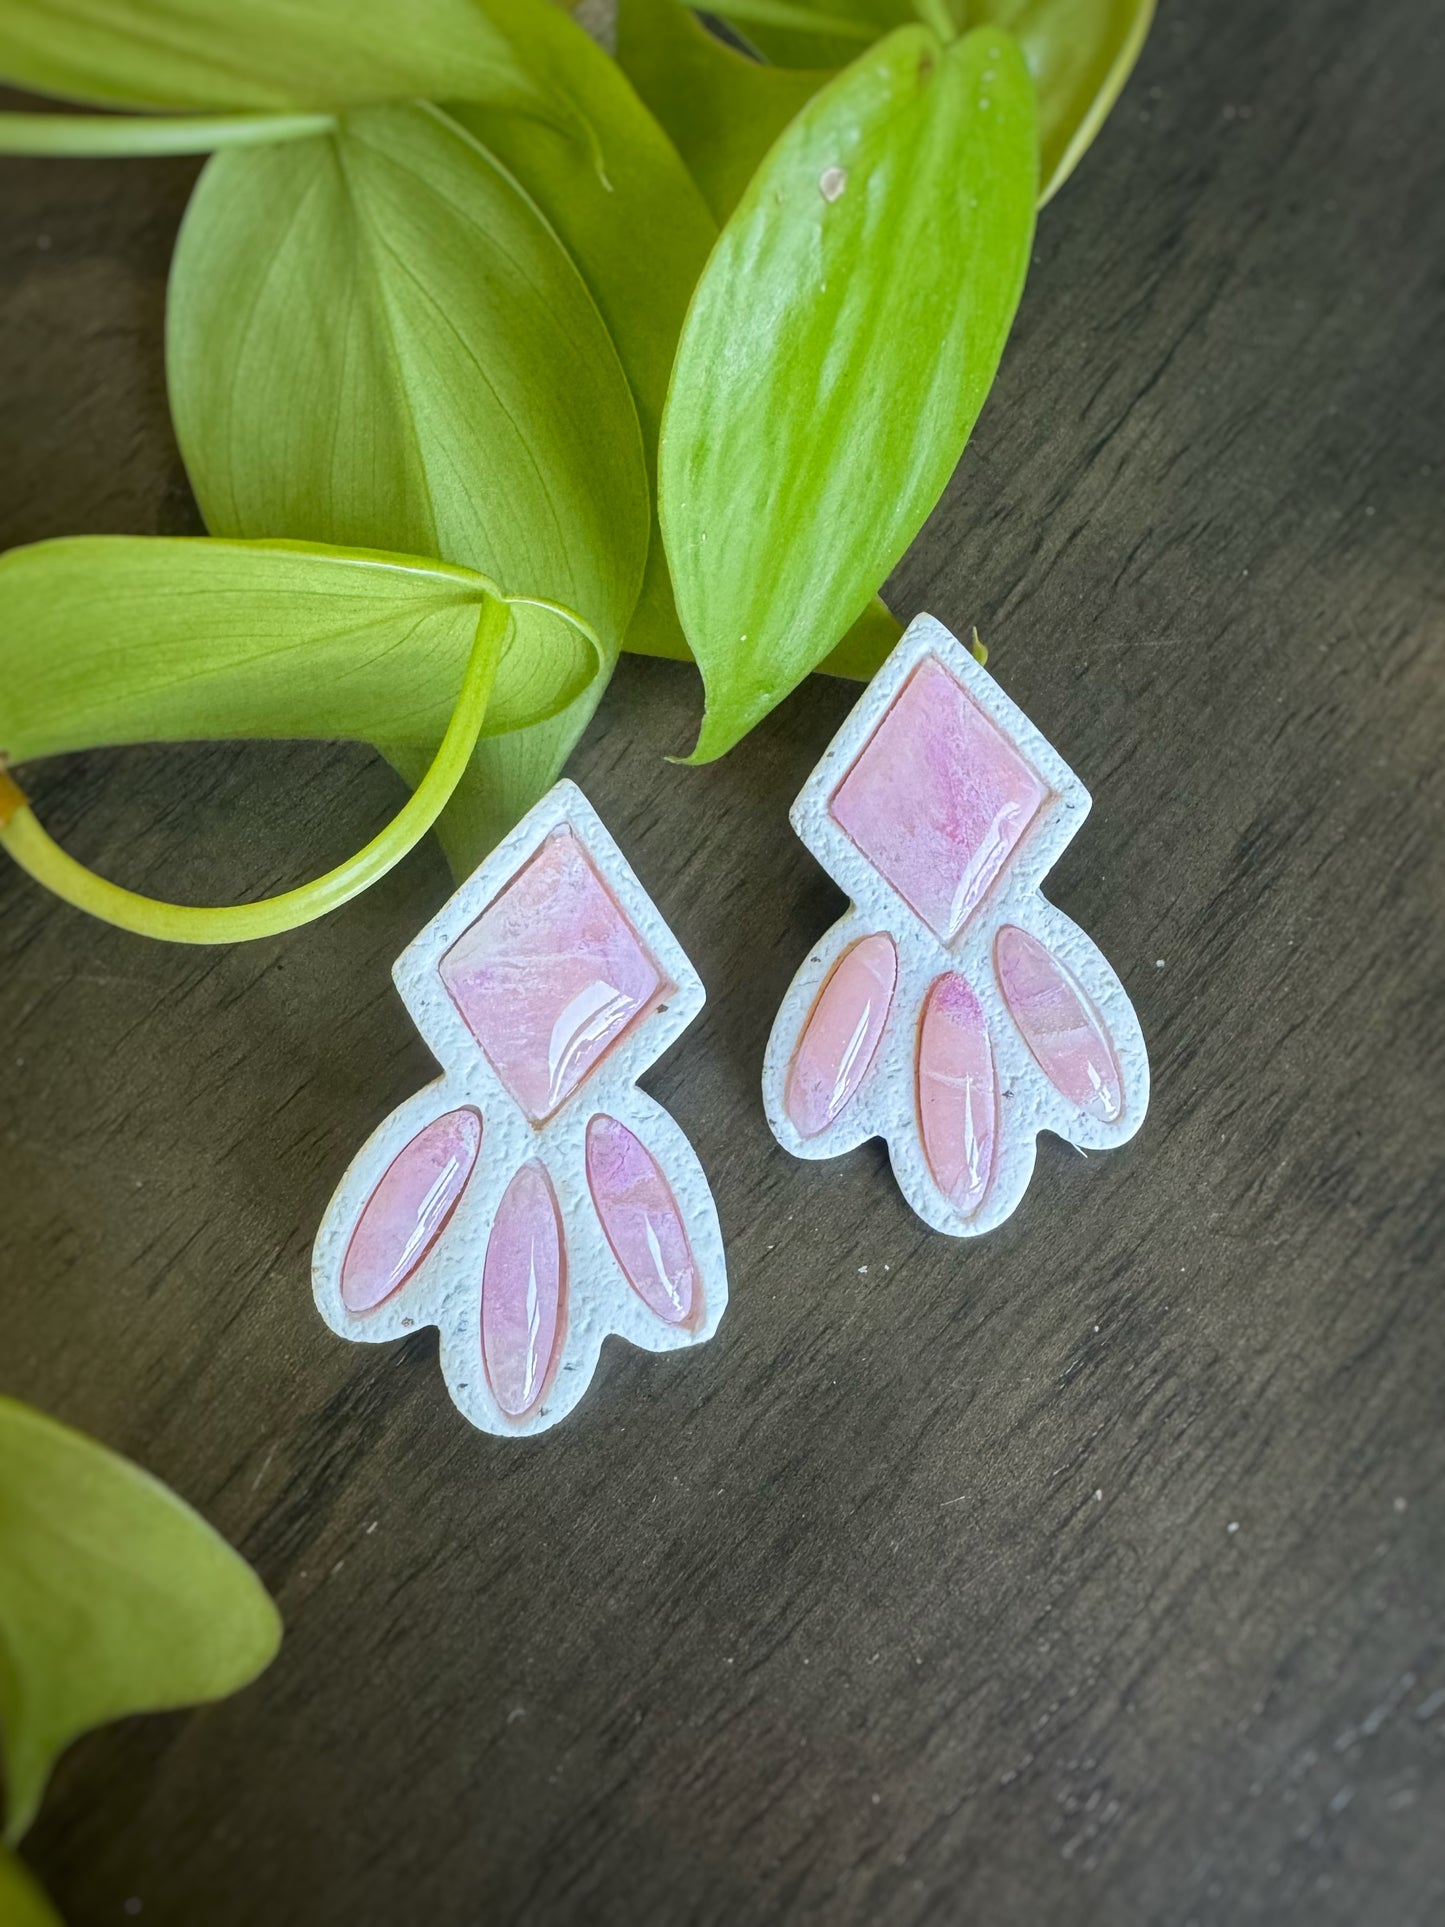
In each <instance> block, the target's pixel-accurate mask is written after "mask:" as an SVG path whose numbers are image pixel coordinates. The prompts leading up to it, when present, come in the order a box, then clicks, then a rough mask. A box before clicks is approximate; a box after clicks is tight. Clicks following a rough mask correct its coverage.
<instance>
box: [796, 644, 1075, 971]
mask: <svg viewBox="0 0 1445 1927" xmlns="http://www.w3.org/2000/svg"><path fill="white" fill-rule="evenodd" d="M1048 794H1049V790H1048V786H1047V784H1046V783H1045V782H1044V781H1043V779H1042V778H1041V777H1040V776H1039V774H1038V772H1037V771H1036V770H1035V769H1033V768H1032V767H1031V765H1030V764H1029V763H1027V762H1026V761H1025V760H1024V758H1023V757H1022V756H1021V755H1020V754H1019V752H1018V750H1017V749H1015V748H1014V746H1013V744H1012V743H1011V742H1010V741H1009V740H1008V738H1007V737H1006V736H1005V735H1004V734H1003V732H1002V731H1001V730H1000V729H999V728H998V726H997V725H996V724H995V723H994V722H993V720H992V719H991V718H990V717H988V716H987V715H985V714H984V712H983V710H982V709H980V708H979V706H978V704H977V703H976V702H974V700H973V699H972V697H971V696H969V695H968V694H967V693H966V692H965V691H964V690H963V688H962V687H961V686H960V685H959V684H958V683H957V682H955V681H954V679H953V677H952V676H951V675H950V674H949V673H948V671H947V670H946V669H945V668H944V666H943V664H942V663H941V662H940V661H939V660H938V658H937V657H936V656H926V657H925V658H924V659H923V661H922V662H921V663H919V665H918V667H917V668H916V669H915V670H914V672H913V674H912V675H911V676H910V677H909V679H908V681H907V682H906V683H905V684H904V686H903V688H902V689H901V690H900V691H899V693H898V695H897V696H896V697H895V698H894V700H893V704H892V707H891V708H890V709H889V711H888V713H887V715H886V716H885V717H884V718H883V721H882V722H881V723H880V724H879V725H878V727H877V729H876V730H874V732H873V735H872V737H871V738H870V739H869V742H868V745H867V747H866V748H865V749H864V751H863V753H862V755H861V756H860V757H859V758H858V760H857V762H856V763H854V765H853V767H852V769H850V770H849V772H848V774H847V775H846V776H845V777H844V778H843V781H842V782H841V783H840V784H839V786H838V788H837V790H836V791H835V792H834V795H833V800H832V803H831V804H830V806H829V807H830V808H831V810H832V813H833V816H834V817H835V818H836V820H837V821H838V822H839V823H840V824H841V825H842V827H843V828H844V829H845V830H846V831H847V833H848V835H849V836H850V837H851V838H852V839H853V841H854V842H855V843H856V844H857V846H858V848H859V849H860V850H861V851H862V852H863V854H864V856H866V857H867V858H868V860H869V862H870V863H872V864H873V865H874V866H875V867H876V868H877V869H879V870H881V871H882V873H883V875H884V876H885V877H886V878H887V879H888V881H889V882H890V883H891V884H892V885H893V887H894V889H895V890H897V891H898V893H899V895H900V896H902V897H903V898H904V899H905V900H906V901H907V902H908V903H910V904H912V906H913V908H914V909H915V910H916V911H917V912H918V914H919V916H920V917H922V919H923V921H924V922H925V923H926V924H927V925H928V927H929V928H930V929H931V930H933V931H935V932H936V933H937V935H939V936H940V937H944V938H948V937H952V936H953V935H954V933H955V932H956V931H957V930H958V929H959V927H960V925H961V924H962V923H963V921H964V919H965V918H966V917H967V916H968V914H969V912H970V911H971V910H973V909H974V908H975V907H976V905H977V904H978V903H979V902H980V900H981V899H982V897H983V895H984V893H985V892H986V891H987V889H988V887H989V885H990V884H991V883H992V882H993V880H994V878H995V877H996V876H997V875H998V874H999V872H1000V870H1002V869H1003V867H1004V865H1005V864H1006V863H1007V862H1008V859H1009V856H1010V855H1011V853H1012V852H1013V849H1014V847H1015V845H1016V844H1017V843H1018V841H1019V838H1020V837H1021V836H1022V835H1023V833H1024V831H1025V830H1026V829H1027V828H1028V826H1029V824H1030V823H1031V822H1032V820H1033V818H1034V816H1035V815H1036V814H1037V813H1038V809H1039V806H1040V804H1042V803H1043V801H1044V799H1045V797H1047V795H1048Z"/></svg>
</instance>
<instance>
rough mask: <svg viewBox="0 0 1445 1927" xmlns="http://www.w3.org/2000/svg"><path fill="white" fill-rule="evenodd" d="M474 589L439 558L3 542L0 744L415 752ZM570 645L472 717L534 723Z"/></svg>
mask: <svg viewBox="0 0 1445 1927" xmlns="http://www.w3.org/2000/svg"><path fill="white" fill-rule="evenodd" d="M492 590H493V585H492V584H490V583H489V582H488V581H487V580H486V578H485V577H483V576H479V575H476V574H473V573H472V572H471V571H470V570H466V569H461V568H456V567H449V566H447V565H446V564H444V563H440V562H429V561H425V560H421V559H418V558H416V557H408V556H394V555H381V554H373V553H369V552H365V551H360V550H357V551H348V550H335V549H325V548H321V547H318V546H316V545H313V544H305V543H294V544H293V543H248V542H223V541H211V540H208V539H205V538H202V539H194V538H185V537H159V536H127V535H92V536H74V537H70V538H68V539H63V540H60V541H54V542H37V543H34V544H33V545H32V546H30V547H29V548H22V549H11V550H10V551H9V553H8V554H6V555H4V556H3V557H0V754H3V755H4V757H5V758H6V760H8V761H10V762H12V763H20V762H24V761H26V760H28V759H30V758H32V757H39V756H49V755H53V754H55V753H57V752H59V751H63V750H71V749H87V748H91V747H95V746H98V745H101V744H113V743H134V742H184V741H190V740H197V739H202V738H218V737H245V736H280V737H308V736H309V737H345V738H352V739H355V740H357V741H361V742H368V743H384V744H393V743H401V744H414V745H417V746H423V745H425V746H430V745H432V744H434V743H436V742H437V740H438V739H439V738H440V736H441V734H442V732H443V730H444V729H445V728H446V724H447V719H448V717H449V716H450V714H451V712H452V710H453V708H454V707H455V705H456V700H457V691H458V687H459V685H460V683H461V680H462V673H463V669H464V667H465V665H466V662H467V658H468V655H469V654H470V651H471V648H472V644H473V641H474V639H475V636H476V633H477V622H478V617H479V612H480V610H481V608H482V605H483V604H484V603H485V602H486V600H487V599H488V597H489V595H490V594H491V593H492ZM578 642H579V648H578V650H577V652H576V653H575V655H574V656H573V657H572V658H571V659H570V668H569V671H568V673H567V675H565V676H559V679H558V680H557V681H556V683H555V684H554V685H553V687H552V688H551V689H550V691H542V690H540V689H536V688H534V687H533V685H531V684H530V683H529V684H528V685H527V689H526V691H525V692H524V691H522V690H519V689H517V688H516V687H513V688H512V690H511V691H510V692H508V691H504V690H502V689H500V688H499V687H494V693H493V697H492V707H491V708H489V711H488V717H487V723H486V727H488V728H491V729H515V728H519V727H523V726H525V725H527V724H529V723H535V722H537V721H538V720H540V719H542V718H545V717H546V716H548V715H550V714H552V713H555V712H556V711H557V710H559V709H561V708H562V707H563V706H564V705H565V704H566V703H568V702H570V701H571V700H572V699H573V697H574V696H575V695H576V694H577V693H578V692H579V691H580V690H581V689H583V688H585V687H587V686H588V685H589V684H590V682H591V681H592V680H593V676H594V672H595V667H596V660H597V652H596V650H595V648H594V647H593V645H592V644H590V643H588V642H587V641H586V639H585V638H582V637H579V638H578ZM524 693H533V694H537V695H545V697H546V700H545V701H542V702H541V703H540V704H539V705H538V706H534V707H528V706H527V705H526V703H525V702H524V701H523V700H522V697H523V694H524Z"/></svg>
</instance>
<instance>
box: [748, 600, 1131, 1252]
mask: <svg viewBox="0 0 1445 1927" xmlns="http://www.w3.org/2000/svg"><path fill="white" fill-rule="evenodd" d="M1088 809H1089V793H1088V791H1087V790H1086V789H1085V788H1084V786H1083V784H1082V783H1081V782H1080V781H1079V779H1078V777H1077V776H1075V775H1074V773H1073V771H1072V770H1071V769H1070V768H1069V767H1068V765H1067V764H1066V763H1065V762H1064V760H1063V758H1062V757H1061V756H1059V754H1058V753H1057V751H1056V750H1054V749H1053V748H1052V747H1051V746H1050V744H1049V743H1047V742H1046V741H1045V740H1044V738H1043V737H1042V736H1041V735H1040V734H1039V732H1038V730H1036V729H1035V728H1034V726H1033V725H1032V723H1030V722H1029V720H1028V718H1027V717H1026V716H1025V715H1024V714H1023V712H1022V711H1021V710H1020V709H1019V708H1018V707H1017V706H1016V705H1015V704H1014V703H1012V702H1010V701H1009V699H1008V697H1007V696H1005V695H1004V693H1003V691H1002V690H1001V689H1000V688H999V687H998V685H997V683H996V682H995V681H994V680H993V678H992V677H991V676H990V675H989V674H988V673H987V671H986V670H985V669H984V668H983V667H982V666H981V665H980V664H979V663H978V662H976V661H975V660H974V658H973V657H972V656H971V655H970V654H969V652H968V651H967V650H966V649H965V648H964V647H963V646H962V645H961V644H960V643H959V642H958V640H957V638H956V637H954V636H952V635H951V634H950V633H949V631H948V630H947V629H945V628H944V627H943V625H942V623H940V622H938V621H936V620H935V619H934V618H933V617H932V616H919V617H918V618H917V619H916V621H914V622H912V623H911V624H910V625H909V627H908V630H907V632H906V633H905V635H904V636H903V638H902V640H901V641H900V642H899V644H898V646H897V648H896V649H895V650H894V651H893V653H892V655H891V656H890V657H889V658H888V660H887V662H886V663H885V664H884V665H883V667H882V669H881V670H880V671H879V672H878V674H877V676H876V677H875V678H874V680H873V682H872V683H871V684H870V685H869V687H868V689H867V690H866V691H865V693H864V694H863V696H862V698H861V699H860V701H859V702H858V704H857V706H856V707H855V708H854V710H853V712H852V714H851V715H850V716H849V718H848V720H847V722H845V723H844V725H843V727H842V729H841V730H840V731H839V732H838V734H837V736H836V737H835V738H834V739H833V741H832V743H831V744H830V745H829V747H828V749H827V750H826V751H825V753H824V755H823V758H822V760H821V761H820V762H819V764H818V766H817V768H816V769H815V770H814V772H813V774H812V775H811V776H810V777H809V779H808V781H807V783H806V784H805V785H804V787H803V790H802V793H801V794H800V795H799V797H798V800H797V802H796V803H795V804H794V805H793V809H792V813H791V819H792V823H793V827H794V828H795V829H796V830H797V832H798V835H799V836H800V837H801V838H802V840H803V842H804V843H806V844H807V846H808V848H809V849H810V850H811V851H812V853H813V855H814V856H815V857H817V859H818V861H819V862H820V863H821V864H822V865H823V868H824V869H825V870H827V872H828V874H829V875H830V876H831V877H832V878H833V879H834V881H835V882H837V883H838V884H840V885H841V886H842V888H843V889H844V890H846V891H847V892H848V894H849V896H850V897H851V898H852V899H853V901H852V904H851V905H850V907H849V909H848V911H847V914H846V915H845V916H844V917H843V918H842V919H841V921H840V922H838V923H836V924H835V925H834V926H833V928H832V929H831V930H830V931H829V932H828V934H827V935H826V936H825V937H824V938H823V940H822V942H821V943H820V944H819V945H818V946H817V948H816V949H815V950H814V951H813V953H812V954H811V956H809V958H808V960H807V962H806V963H804V965H803V967H802V969H801V970H799V972H798V974H797V976H796V977H795V978H794V979H793V983H792V986H791V988H790V989H789V991H788V993H787V995H786V996H785V997H784V999H783V1003H782V1006H781V1008H780V1009H779V1011H778V1015H777V1019H776V1021H775V1022H774V1025H773V1033H772V1036H771V1038H770V1040H769V1043H768V1051H767V1059H766V1062H765V1065H764V1070H763V1099H764V1103H765V1105H766V1107H767V1114H768V1122H769V1123H770V1124H771V1126H772V1129H773V1132H774V1135H775V1136H776V1137H777V1139H778V1141H779V1142H780V1143H781V1144H782V1145H784V1146H785V1148H786V1149H788V1150H789V1151H791V1152H793V1154H794V1155H795V1156H797V1157H801V1158H828V1157H836V1156H837V1155H838V1154H839V1153H840V1152H843V1151H851V1150H852V1149H853V1148H854V1147H855V1146H856V1145H859V1144H861V1143H863V1141H864V1140H865V1139H866V1138H870V1137H882V1138H885V1139H886V1140H887V1142H888V1149H889V1154H890V1157H891V1159H892V1163H893V1169H894V1173H895V1174H896V1176H897V1179H898V1182H899V1184H900V1186H901V1187H902V1189H903V1193H904V1196H905V1197H906V1198H907V1199H908V1202H909V1203H910V1204H911V1205H912V1207H913V1209H914V1210H915V1211H916V1212H917V1213H918V1215H919V1216H920V1217H921V1218H923V1219H924V1220H925V1221H926V1222H927V1223H928V1224H930V1225H932V1226H933V1227H934V1228H935V1229H936V1230H938V1231H945V1232H948V1233H950V1234H951V1235H952V1236H954V1237H973V1236H976V1235H977V1234H978V1233H979V1232H983V1231H990V1230H992V1229H993V1228H994V1226H995V1225H998V1224H1001V1223H1002V1222H1003V1220H1004V1219H1005V1218H1007V1217H1008V1216H1009V1214H1010V1213H1011V1212H1012V1211H1013V1210H1014V1209H1015V1207H1016V1206H1017V1205H1018V1202H1019V1200H1020V1199H1021V1198H1022V1196H1023V1194H1024V1192H1025V1190H1026V1189H1027V1188H1028V1183H1029V1179H1030V1177H1031V1176H1032V1175H1033V1168H1034V1154H1035V1141H1036V1139H1037V1137H1038V1134H1039V1132H1040V1131H1052V1132H1054V1133H1055V1135H1057V1136H1059V1137H1062V1138H1066V1139H1067V1140H1068V1141H1069V1142H1070V1143H1071V1144H1075V1145H1078V1146H1079V1147H1080V1149H1086V1150H1111V1149H1113V1148H1114V1146H1116V1145H1119V1144H1123V1143H1124V1142H1125V1141H1126V1140H1127V1139H1129V1138H1131V1137H1132V1136H1133V1135H1134V1133H1135V1132H1136V1131H1137V1130H1138V1128H1139V1126H1140V1124H1141V1123H1142V1122H1143V1118H1144V1111H1145V1108H1146V1106H1147V1104H1148V1101H1149V1061H1148V1057H1147V1054H1146V1052H1145V1047H1144V1039H1143V1037H1142V1035H1141V1033H1140V1030H1139V1022H1138V1019H1137V1018H1136V1017H1135V1015H1134V1010H1133V1006H1132V1005H1131V1004H1130V1002H1129V999H1128V996H1127V995H1126V994H1125V991H1124V988H1123V986H1122V985H1121V984H1120V982H1119V979H1118V978H1117V977H1116V976H1115V975H1114V972H1113V971H1112V970H1111V969H1110V967H1109V965H1108V963H1107V962H1106V961H1105V959H1104V957H1103V955H1102V953H1101V952H1100V950H1099V948H1098V946H1097V945H1096V944H1095V943H1094V942H1093V940H1092V939H1091V938H1090V937H1088V936H1086V935H1085V933H1084V932H1083V931H1082V930H1081V929H1080V928H1079V927H1078V925H1077V924H1076V923H1073V922H1071V921H1070V919H1069V918H1068V917H1066V916H1065V915H1064V913H1063V912H1062V911H1061V910H1058V909H1056V908H1055V907H1054V905H1053V904H1051V903H1049V902H1048V901H1047V900H1046V899H1045V898H1044V897H1043V896H1042V894H1041V893H1040V889H1039V885H1040V883H1041V882H1042V880H1043V878H1044V876H1045V874H1046V873H1047V872H1048V870H1049V869H1050V868H1051V867H1052V865H1053V864H1054V863H1055V862H1056V861H1057V859H1058V857H1059V855H1060V853H1061V851H1062V850H1063V849H1064V847H1065V845H1066V844H1067V843H1068V842H1069V840H1070V838H1071V837H1072V836H1073V835H1074V833H1075V832H1076V831H1077V829H1078V828H1079V825H1080V824H1081V823H1082V822H1083V820H1084V817H1085V816H1086V815H1087V814H1088Z"/></svg>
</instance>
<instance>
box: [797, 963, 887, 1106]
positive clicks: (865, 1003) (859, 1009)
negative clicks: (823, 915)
mask: <svg viewBox="0 0 1445 1927" xmlns="http://www.w3.org/2000/svg"><path fill="white" fill-rule="evenodd" d="M897 981H898V952H897V950H896V949H895V947H894V943H893V939H892V938H891V937H889V936H886V935H885V934H883V933H882V932H881V931H880V932H876V933H875V934H874V935H872V936H870V937H863V938H862V939H860V941H859V942H857V943H855V944H854V945H853V946H852V948H851V949H850V950H848V951H847V952H846V953H845V954H844V956H843V958H842V960H841V962H840V963H839V964H838V965H837V966H836V968H835V969H834V971H833V974H832V976H831V977H829V979H828V981H827V983H826V984H825V985H824V986H823V989H822V993H821V994H820V996H819V998H818V1001H817V1002H816V1004H815V1005H814V1006H813V1011H812V1015H811V1016H810V1017H809V1019H808V1022H807V1025H806V1027H805V1028H804V1031H803V1035H802V1038H801V1040H800V1042H799V1044H798V1048H797V1050H796V1052H795V1053H794V1056H793V1062H792V1065H791V1068H790V1069H789V1072H788V1085H787V1095H786V1099H785V1102H786V1105H787V1112H788V1116H789V1118H790V1119H791V1120H792V1122H793V1125H794V1128H795V1129H796V1130H797V1131H798V1132H799V1133H800V1134H801V1135H802V1136H803V1137H816V1136H817V1135H818V1133H819V1132H820V1131H824V1130H826V1129H827V1127H828V1126H829V1125H830V1124H831V1123H832V1122H833V1121H834V1119H835V1118H837V1117H838V1116H839V1115H840V1114H841V1113H842V1111H843V1109H844V1107H845V1106H846V1105H847V1104H848V1102H849V1100H850V1099H851V1098H852V1097H853V1095H854V1093H855V1092H856V1091H857V1089H858V1087H859V1085H860V1084H861V1083H862V1082H863V1079H864V1078H865V1077H866V1076H867V1074H868V1067H869V1066H870V1064H871V1063H872V1062H873V1057H874V1053H875V1052H876V1051H877V1049H878V1040H879V1038H880V1037H882V1035H883V1026H884V1024H885V1023H886V1022H887V1020H888V1008H889V1005H890V1004H891V1003H892V1001H893V988H894V985H895V984H896V983H897Z"/></svg>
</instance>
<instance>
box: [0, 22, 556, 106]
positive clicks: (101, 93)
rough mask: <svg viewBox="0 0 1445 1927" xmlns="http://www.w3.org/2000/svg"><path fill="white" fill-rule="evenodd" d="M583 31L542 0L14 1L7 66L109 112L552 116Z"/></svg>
mask: <svg viewBox="0 0 1445 1927" xmlns="http://www.w3.org/2000/svg"><path fill="white" fill-rule="evenodd" d="M575 31H576V29H575V28H574V27H573V26H572V24H571V23H570V22H569V21H567V20H566V19H565V18H564V17H563V16H562V14H561V13H560V12H559V11H557V10H556V9H555V8H553V7H550V6H545V5H541V4H539V3H538V0H407V5H406V7H405V9H404V10H403V11H400V12H399V11H398V8H397V5H396V0H244V4H237V0H166V3H165V4H164V5H163V6H158V5H156V4H155V0H85V4H84V5H83V6H82V7H77V6H75V5H73V4H69V3H68V0H5V4H4V6H3V7H0V74H3V75H4V76H5V77H6V78H7V79H9V80H11V81H12V82H14V83H15V84H16V85H18V86H21V87H26V88H29V89H30V90H31V91H32V92H35V93H41V94H55V95H58V96H60V97H61V98H63V99H67V100H82V101H89V102H91V103H92V104H94V105H96V106H101V107H156V108H161V109H177V110H180V111H182V112H186V111H194V110H201V111H205V110H222V111H224V110H227V109H234V108H260V109H275V108H287V107H303V108H306V107H313V108H314V107H333V108H341V107H354V106H360V105H364V104H367V103H371V102H378V101H389V100H404V99H412V98H415V97H417V96H424V97H427V98H431V99H436V98H438V97H440V96H442V95H459V96H463V97H466V98H472V99H478V100H494V101H498V102H505V103H506V104H508V105H510V106H513V107H516V108H518V109H520V110H522V111H524V112H533V113H538V112H540V113H543V114H544V115H545V114H554V115H557V116H559V117H560V118H562V119H563V121H564V123H565V124H569V125H572V126H573V127H574V130H575V129H577V128H578V127H579V123H577V122H576V119H575V116H574V115H573V114H572V113H571V111H570V109H569V108H568V106H567V104H566V102H565V100H564V99H563V98H562V96H561V94H560V93H559V91H558V90H557V88H556V87H555V86H554V85H553V83H552V77H551V73H550V65H551V60H552V57H553V51H554V49H555V48H556V47H557V45H558V44H559V43H560V42H562V41H564V40H565V39H566V38H567V37H568V36H569V35H570V34H572V33H574V32H575Z"/></svg>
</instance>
